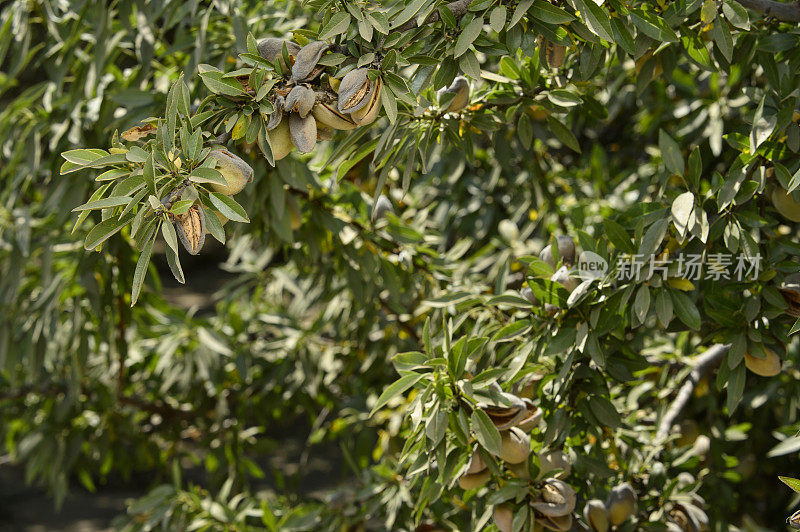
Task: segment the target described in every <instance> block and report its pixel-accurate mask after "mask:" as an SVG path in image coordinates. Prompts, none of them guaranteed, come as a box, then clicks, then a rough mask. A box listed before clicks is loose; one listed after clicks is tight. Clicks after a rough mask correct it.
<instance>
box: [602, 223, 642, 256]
mask: <svg viewBox="0 0 800 532" xmlns="http://www.w3.org/2000/svg"><path fill="white" fill-rule="evenodd" d="M603 229H605V235H606V237H608V239H609V240H610V241H611V243H612V244H614V247H615V248H617V249H618V250H620V251H622V252H623V253H633V252H634V251H635V248H634V247H633V241H632V240H631V236H630V234H628V232H627V231H626V230H625V228H624V227H622V226H621V225H620V224H618V223H617V222H615V221H614V220H610V219H608V220H603Z"/></svg>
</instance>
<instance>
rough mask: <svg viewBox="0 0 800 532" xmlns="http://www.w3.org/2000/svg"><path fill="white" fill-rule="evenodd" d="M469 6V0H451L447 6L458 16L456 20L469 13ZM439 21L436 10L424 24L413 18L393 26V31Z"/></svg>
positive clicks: (405, 29)
mask: <svg viewBox="0 0 800 532" xmlns="http://www.w3.org/2000/svg"><path fill="white" fill-rule="evenodd" d="M467 6H469V0H456V1H455V2H450V3H449V4H447V6H446V7H447V8H448V9H449V10H450V11H452V12H453V15H454V16H455V17H456V20H458V19H460V18H461V17H463V16H464V15H466V14H467ZM436 22H439V11H438V10H436V11H434V12H433V13H431V14H430V15H428V18H426V19H425V20H424V21H423V22H422V24H417V20H416V19H414V18H412V19H411V20H409V21H408V22H406V23H405V24H401V25H400V26H398V27H396V28H392V31H401V32H402V31H408V30H413V29H414V28H418V27H420V26H424V25H426V24H434V23H436Z"/></svg>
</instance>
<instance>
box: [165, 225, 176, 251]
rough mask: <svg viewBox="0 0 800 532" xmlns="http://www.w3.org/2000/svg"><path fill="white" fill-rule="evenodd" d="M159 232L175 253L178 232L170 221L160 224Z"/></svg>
mask: <svg viewBox="0 0 800 532" xmlns="http://www.w3.org/2000/svg"><path fill="white" fill-rule="evenodd" d="M161 234H162V235H164V241H165V242H166V243H167V246H169V247H170V248H172V250H173V251H174V252H175V253H176V254H177V253H178V234H177V233H176V232H175V226H173V225H172V223H170V222H164V223H162V224H161Z"/></svg>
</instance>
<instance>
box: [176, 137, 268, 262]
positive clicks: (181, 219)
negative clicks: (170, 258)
mask: <svg viewBox="0 0 800 532" xmlns="http://www.w3.org/2000/svg"><path fill="white" fill-rule="evenodd" d="M208 156H209V157H210V158H212V159H214V160H215V166H216V169H217V170H218V171H219V173H220V174H222V177H223V178H224V179H225V182H226V184H225V185H222V184H219V183H209V186H210V187H211V189H212V190H214V191H215V192H219V193H220V194H225V195H226V196H233V195H234V194H238V193H239V192H241V191H242V189H244V186H245V185H246V184H247V183H250V182H251V181H253V168H252V167H251V166H250V165H249V164H247V163H246V162H245V161H244V160H243V159H242V158H241V157H239V156H238V155H235V154H233V153H231V152H229V151H228V150H226V149H224V148H221V149H217V150H213V151H212V152H211V153H209V154H208ZM216 215H217V218H219V221H220V223H221V224H222V225H225V223H226V222H227V221H228V218H226V217H225V216H224V215H222V214H221V213H219V212H216ZM173 224H174V226H175V232H176V233H177V234H178V238H179V239H180V241H181V244H183V247H184V248H186V251H188V252H189V253H191V254H192V255H197V254H198V253H200V250H201V249H202V248H203V244H205V241H206V234H207V233H208V232H209V231H208V228H207V227H206V218H205V214H204V213H203V209H201V208H200V204H199V203H197V202H195V203H194V205H192V206H191V207H189V210H187V211H186V212H184V213H182V214H176V215H174V216H173Z"/></svg>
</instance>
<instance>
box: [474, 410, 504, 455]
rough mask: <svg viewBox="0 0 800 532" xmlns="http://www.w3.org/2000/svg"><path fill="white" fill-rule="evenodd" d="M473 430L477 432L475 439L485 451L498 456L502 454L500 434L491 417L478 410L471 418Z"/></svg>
mask: <svg viewBox="0 0 800 532" xmlns="http://www.w3.org/2000/svg"><path fill="white" fill-rule="evenodd" d="M471 422H472V429H473V430H474V431H475V439H476V440H478V443H480V444H481V445H482V446H483V448H484V449H486V450H487V451H489V452H490V453H492V454H493V455H495V456H497V455H499V454H500V442H501V439H500V432H499V431H498V430H497V427H495V426H494V423H492V420H491V419H489V416H488V415H487V414H486V412H484V411H483V410H481V409H480V408H476V409H475V410H474V411H473V412H472V417H471Z"/></svg>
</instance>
